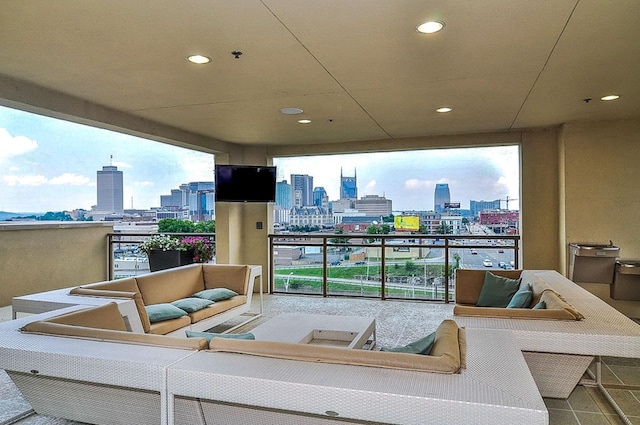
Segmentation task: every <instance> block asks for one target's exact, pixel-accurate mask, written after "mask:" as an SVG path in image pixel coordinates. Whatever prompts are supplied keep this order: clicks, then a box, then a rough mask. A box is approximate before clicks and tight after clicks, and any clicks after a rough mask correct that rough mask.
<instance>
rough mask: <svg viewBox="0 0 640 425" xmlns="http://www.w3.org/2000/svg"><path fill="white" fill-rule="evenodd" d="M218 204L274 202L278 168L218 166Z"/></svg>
mask: <svg viewBox="0 0 640 425" xmlns="http://www.w3.org/2000/svg"><path fill="white" fill-rule="evenodd" d="M215 189H216V191H215V199H216V202H274V201H275V200H276V167H267V166H262V165H261V166H254V165H216V180H215Z"/></svg>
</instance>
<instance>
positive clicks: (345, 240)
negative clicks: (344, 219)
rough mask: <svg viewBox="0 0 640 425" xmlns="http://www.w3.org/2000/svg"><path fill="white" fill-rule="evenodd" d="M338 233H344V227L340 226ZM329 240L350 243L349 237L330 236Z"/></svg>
mask: <svg viewBox="0 0 640 425" xmlns="http://www.w3.org/2000/svg"><path fill="white" fill-rule="evenodd" d="M335 233H336V235H344V229H343V228H342V227H339V228H337V229H336V232H335ZM329 242H331V243H349V238H330V239H329Z"/></svg>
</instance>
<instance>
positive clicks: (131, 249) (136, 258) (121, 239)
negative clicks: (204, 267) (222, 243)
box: [108, 232, 216, 280]
mask: <svg viewBox="0 0 640 425" xmlns="http://www.w3.org/2000/svg"><path fill="white" fill-rule="evenodd" d="M158 234H159V233H130V232H126V233H125V232H123V233H109V234H108V239H109V240H108V243H109V252H110V256H109V267H108V270H109V280H112V279H122V278H126V277H132V276H139V275H142V274H147V273H150V269H149V260H148V258H147V256H146V255H145V254H143V253H140V252H139V251H138V245H140V244H141V243H142V242H145V241H147V240H149V238H151V237H152V236H154V235H158ZM163 234H164V235H169V236H175V237H176V238H178V239H181V238H183V237H193V236H202V237H206V238H208V239H209V240H211V241H212V242H213V243H214V244H215V236H216V235H215V233H163ZM212 262H215V256H214V258H213V260H212Z"/></svg>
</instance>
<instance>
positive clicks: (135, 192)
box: [0, 106, 214, 212]
mask: <svg viewBox="0 0 640 425" xmlns="http://www.w3.org/2000/svg"><path fill="white" fill-rule="evenodd" d="M111 156H113V159H111ZM107 165H115V166H117V167H118V170H119V171H122V172H123V179H124V188H123V191H124V207H125V209H128V208H131V207H132V205H133V207H134V208H140V209H146V208H151V207H158V206H160V195H169V194H170V193H171V189H177V188H178V186H180V185H181V184H182V183H188V182H191V181H213V177H214V173H213V170H214V157H213V155H211V154H207V153H203V152H198V151H192V150H188V149H184V148H180V147H176V146H171V145H167V144H164V143H159V142H154V141H151V140H146V139H141V138H138V137H133V136H129V135H125V134H121V133H116V132H112V131H108V130H102V129H97V128H94V127H89V126H85V125H80V124H75V123H71V122H68V121H64V120H58V119H53V118H48V117H43V116H40V115H35V114H31V113H27V112H23V111H18V110H15V109H10V108H6V107H2V106H0V211H7V212H47V211H65V210H73V209H77V208H83V209H86V210H90V209H91V206H93V205H95V204H96V202H97V189H96V176H97V171H98V170H102V167H103V166H107Z"/></svg>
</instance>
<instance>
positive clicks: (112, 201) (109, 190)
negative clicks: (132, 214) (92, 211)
mask: <svg viewBox="0 0 640 425" xmlns="http://www.w3.org/2000/svg"><path fill="white" fill-rule="evenodd" d="M97 189H98V190H97V192H98V193H97V194H98V203H97V206H96V211H102V212H106V213H110V214H122V213H123V212H124V198H123V176H122V171H118V167H115V166H113V165H105V166H103V167H102V171H100V170H98V176H97Z"/></svg>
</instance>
